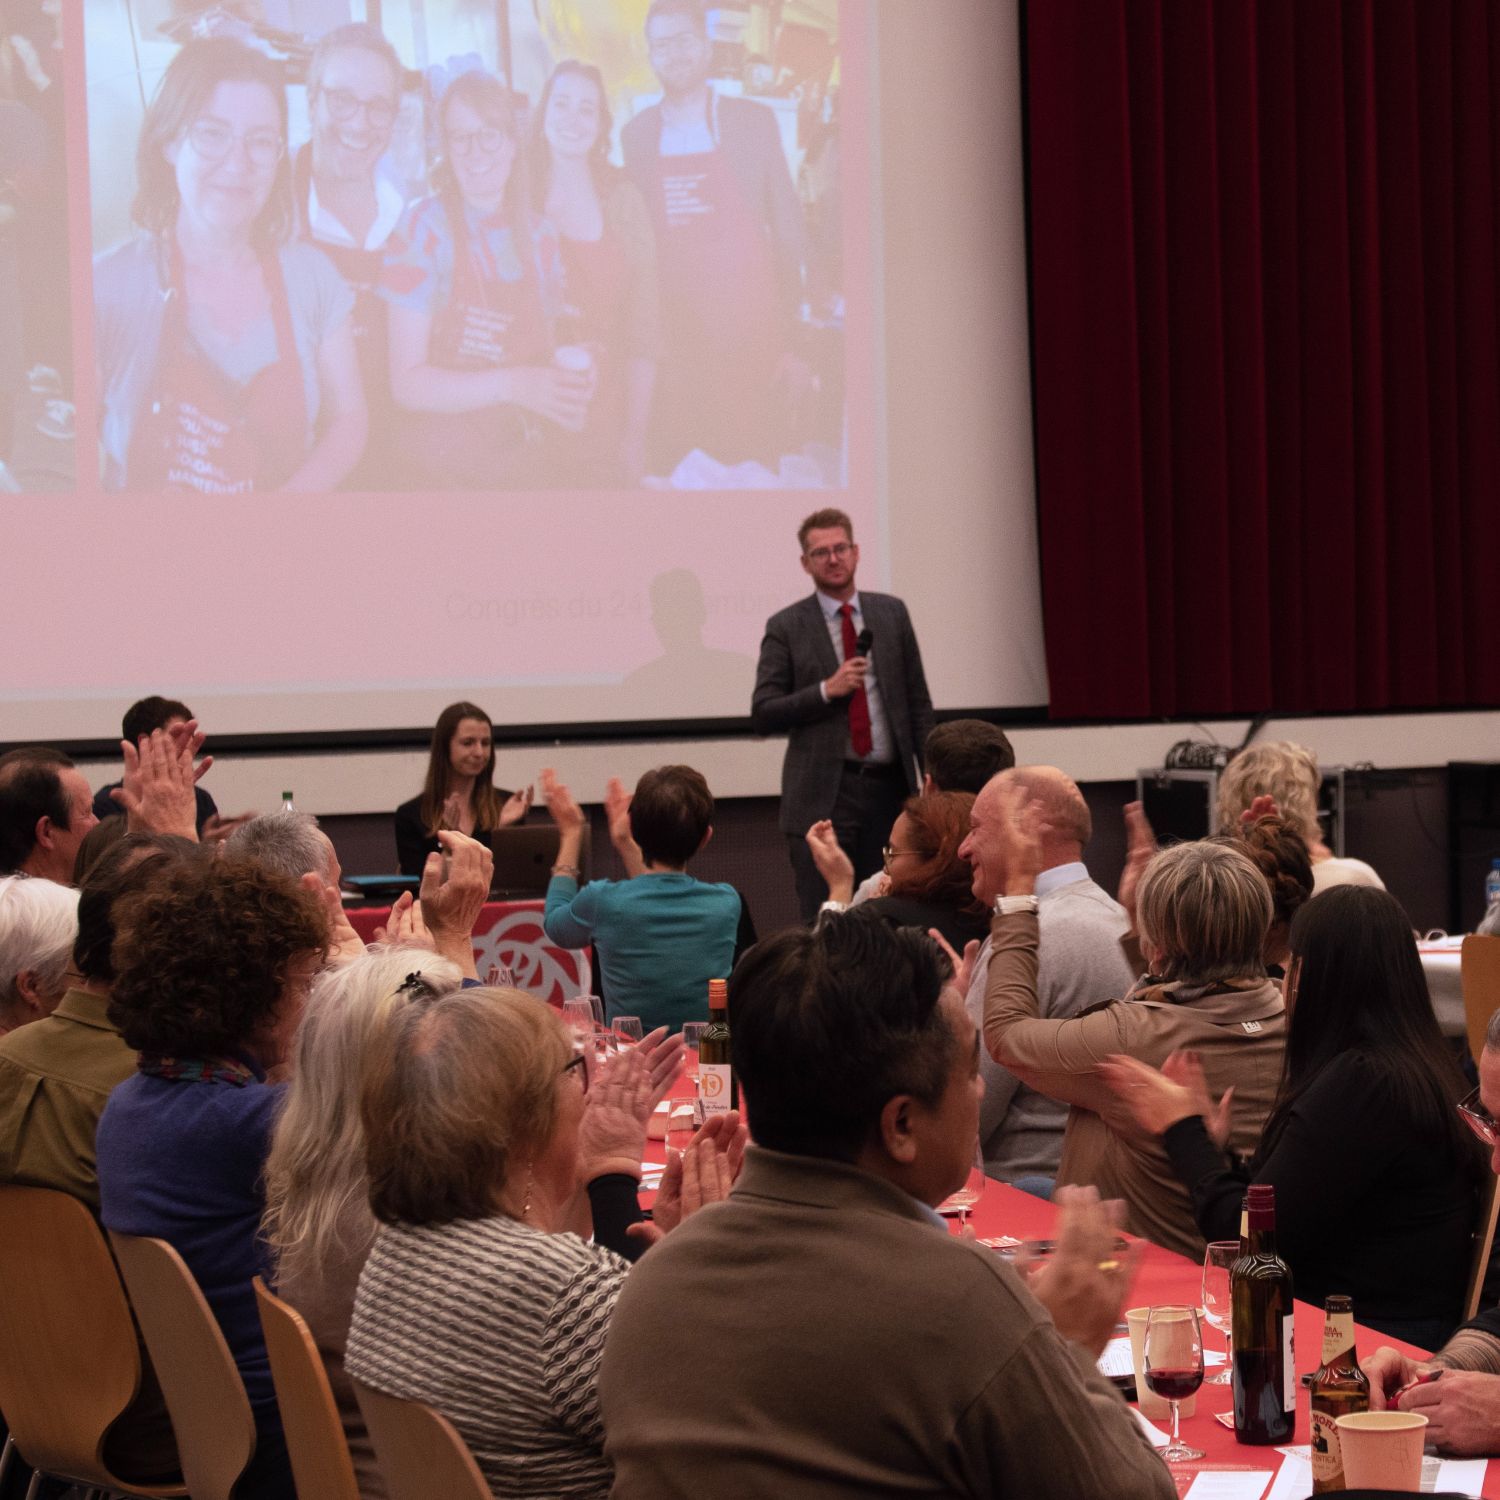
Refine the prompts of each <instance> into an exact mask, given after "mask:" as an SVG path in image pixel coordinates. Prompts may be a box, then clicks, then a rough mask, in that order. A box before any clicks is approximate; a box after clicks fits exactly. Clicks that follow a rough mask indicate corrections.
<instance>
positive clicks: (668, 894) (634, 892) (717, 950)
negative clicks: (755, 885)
mask: <svg viewBox="0 0 1500 1500" xmlns="http://www.w3.org/2000/svg"><path fill="white" fill-rule="evenodd" d="M739 924H740V897H739V892H738V891H736V890H735V888H734V887H733V886H731V885H709V884H707V883H706V882H704V881H702V880H695V879H694V878H693V877H692V876H691V875H689V874H687V873H686V871H680V870H679V871H667V872H663V873H661V874H656V873H648V874H645V875H637V876H636V877H635V878H634V879H633V880H592V881H590V882H589V883H588V884H587V885H586V886H584V888H583V889H582V890H579V889H578V882H577V881H576V880H574V879H573V878H572V876H570V875H554V876H553V877H552V881H551V883H550V884H549V885H548V887H547V910H546V913H545V915H544V916H543V918H542V926H543V928H544V929H545V930H546V933H547V936H548V938H549V939H551V941H552V942H554V943H556V944H557V945H558V947H560V948H582V947H583V946H584V945H585V944H587V943H593V945H594V950H595V960H596V962H597V963H598V965H599V968H600V970H601V971H602V973H603V975H604V988H605V1001H606V1003H607V1004H608V1006H609V1015H610V1017H611V1018H613V1017H615V1016H639V1017H640V1018H641V1025H642V1027H643V1028H644V1029H645V1030H646V1031H650V1030H651V1029H652V1028H653V1027H656V1026H670V1027H672V1028H673V1029H674V1030H676V1029H677V1028H679V1027H680V1026H681V1025H682V1023H683V1022H684V1021H704V1020H707V1019H708V981H709V980H710V979H724V978H727V977H728V974H729V971H730V969H731V968H732V967H733V965H734V942H735V936H736V934H737V933H738V931H739Z"/></svg>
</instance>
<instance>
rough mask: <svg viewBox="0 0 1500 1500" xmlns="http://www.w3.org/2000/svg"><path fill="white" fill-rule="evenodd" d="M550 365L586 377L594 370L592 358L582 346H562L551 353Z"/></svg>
mask: <svg viewBox="0 0 1500 1500" xmlns="http://www.w3.org/2000/svg"><path fill="white" fill-rule="evenodd" d="M552 363H553V364H555V365H556V366H557V368H558V369H559V370H572V371H573V372H574V373H575V374H577V375H587V374H588V372H589V371H590V370H592V369H593V368H594V356H593V354H592V353H591V352H590V351H589V350H587V349H585V348H584V347H583V345H582V344H562V345H560V346H559V347H558V348H556V349H554V350H553V351H552Z"/></svg>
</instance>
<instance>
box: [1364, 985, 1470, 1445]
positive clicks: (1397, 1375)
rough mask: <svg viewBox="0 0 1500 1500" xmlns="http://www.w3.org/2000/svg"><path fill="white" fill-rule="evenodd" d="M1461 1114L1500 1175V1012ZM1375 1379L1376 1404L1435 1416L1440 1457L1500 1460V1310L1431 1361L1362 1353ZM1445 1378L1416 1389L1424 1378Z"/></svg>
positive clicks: (1433, 1436) (1430, 1420)
mask: <svg viewBox="0 0 1500 1500" xmlns="http://www.w3.org/2000/svg"><path fill="white" fill-rule="evenodd" d="M1459 1116H1460V1118H1461V1119H1462V1120H1463V1122H1464V1124H1465V1125H1467V1126H1468V1128H1469V1129H1470V1130H1471V1131H1472V1132H1473V1133H1474V1134H1475V1135H1476V1136H1477V1137H1478V1138H1479V1140H1480V1141H1481V1142H1482V1143H1483V1145H1484V1147H1485V1149H1486V1150H1487V1151H1488V1152H1489V1154H1490V1171H1491V1172H1500V1011H1496V1012H1495V1014H1494V1015H1492V1016H1491V1017H1490V1020H1489V1025H1488V1027H1487V1028H1486V1030H1485V1036H1484V1046H1483V1047H1482V1048H1481V1049H1480V1054H1479V1087H1478V1088H1476V1089H1475V1090H1473V1092H1472V1093H1470V1094H1469V1095H1467V1096H1466V1097H1465V1099H1464V1100H1463V1101H1462V1103H1461V1104H1460V1105H1459ZM1360 1363H1361V1365H1362V1366H1363V1368H1364V1370H1365V1372H1366V1373H1367V1374H1368V1375H1369V1377H1370V1405H1371V1407H1372V1408H1374V1409H1375V1410H1376V1411H1381V1410H1385V1409H1386V1408H1388V1407H1398V1408H1399V1409H1400V1410H1402V1411H1414V1412H1420V1413H1421V1414H1422V1415H1423V1416H1425V1417H1426V1418H1427V1432H1426V1436H1427V1439H1428V1441H1429V1442H1431V1443H1433V1444H1434V1445H1435V1446H1436V1448H1437V1450H1438V1452H1440V1453H1453V1454H1486V1455H1489V1456H1492V1457H1493V1456H1495V1455H1500V1307H1490V1308H1486V1309H1485V1310H1484V1311H1483V1312H1481V1313H1480V1314H1479V1316H1478V1317H1476V1318H1471V1319H1470V1320H1469V1321H1468V1322H1467V1323H1465V1324H1464V1325H1463V1327H1462V1328H1460V1329H1459V1330H1458V1332H1457V1333H1455V1334H1454V1335H1453V1337H1452V1338H1450V1339H1449V1340H1448V1342H1447V1343H1446V1344H1444V1345H1443V1347H1442V1348H1441V1349H1439V1350H1438V1351H1437V1352H1436V1353H1435V1354H1434V1355H1432V1357H1431V1358H1429V1359H1413V1358H1412V1357H1411V1356H1410V1355H1409V1354H1405V1353H1403V1352H1402V1351H1401V1350H1399V1349H1392V1348H1391V1347H1390V1346H1389V1345H1386V1346H1384V1347H1382V1348H1379V1349H1376V1350H1374V1351H1373V1352H1371V1353H1367V1354H1361V1356H1360ZM1439 1370H1440V1371H1442V1377H1441V1379H1434V1380H1431V1381H1429V1382H1425V1383H1423V1384H1421V1385H1413V1382H1414V1381H1415V1380H1416V1378H1417V1376H1419V1375H1423V1374H1426V1373H1428V1372H1429V1371H1431V1372H1436V1371H1439Z"/></svg>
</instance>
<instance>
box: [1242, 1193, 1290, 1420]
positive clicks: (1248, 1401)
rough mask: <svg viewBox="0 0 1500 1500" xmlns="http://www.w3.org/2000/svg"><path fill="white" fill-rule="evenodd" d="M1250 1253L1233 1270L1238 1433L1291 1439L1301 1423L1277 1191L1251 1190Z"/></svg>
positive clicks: (1288, 1288)
mask: <svg viewBox="0 0 1500 1500" xmlns="http://www.w3.org/2000/svg"><path fill="white" fill-rule="evenodd" d="M1249 1228H1250V1253H1249V1254H1248V1255H1246V1256H1243V1257H1242V1258H1241V1259H1239V1260H1237V1261H1236V1262H1235V1264H1234V1269H1233V1271H1231V1272H1230V1281H1231V1287H1232V1290H1231V1292H1230V1306H1231V1308H1232V1321H1233V1329H1234V1339H1233V1344H1234V1366H1233V1372H1232V1384H1233V1388H1234V1435H1235V1437H1236V1438H1238V1439H1239V1441H1240V1442H1242V1443H1259V1444H1270V1443H1290V1442H1291V1441H1292V1434H1293V1432H1294V1431H1295V1430H1296V1426H1297V1367H1296V1363H1295V1360H1294V1357H1293V1349H1292V1327H1293V1313H1292V1272H1291V1268H1290V1267H1289V1266H1288V1265H1287V1263H1286V1262H1285V1261H1284V1260H1282V1258H1281V1257H1280V1256H1279V1255H1277V1253H1276V1189H1275V1188H1274V1187H1272V1186H1271V1185H1270V1184H1269V1183H1253V1184H1252V1185H1251V1188H1250V1225H1249Z"/></svg>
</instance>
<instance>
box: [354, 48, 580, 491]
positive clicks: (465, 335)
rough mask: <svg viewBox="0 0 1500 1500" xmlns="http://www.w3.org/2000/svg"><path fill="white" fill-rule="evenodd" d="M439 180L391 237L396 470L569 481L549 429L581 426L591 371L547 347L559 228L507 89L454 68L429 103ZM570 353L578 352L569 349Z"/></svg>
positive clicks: (475, 482)
mask: <svg viewBox="0 0 1500 1500" xmlns="http://www.w3.org/2000/svg"><path fill="white" fill-rule="evenodd" d="M438 133H439V137H440V140H441V149H442V159H441V160H440V161H439V163H438V165H437V167H436V168H435V170H434V172H433V174H432V180H433V186H434V188H435V189H436V191H435V192H434V193H433V194H432V195H431V196H430V197H427V198H422V199H420V200H418V201H417V202H416V203H414V204H412V205H411V207H410V208H409V209H408V210H407V213H406V217H405V218H404V219H403V221H402V223H401V226H400V228H399V229H398V230H397V231H396V233H395V234H394V235H393V236H392V237H391V243H390V247H389V250H388V253H387V256H386V264H385V272H384V276H383V278H382V281H381V292H382V294H383V295H384V297H385V298H386V300H387V302H388V303H389V304H390V309H389V313H390V366H391V395H392V396H393V397H394V399H395V402H396V405H397V407H398V408H399V411H398V418H399V423H398V425H399V430H400V441H399V444H398V448H399V452H400V454H401V476H400V477H401V479H402V481H403V482H404V483H406V484H409V485H413V486H418V485H420V486H425V487H428V488H430V487H432V486H434V485H441V486H445V487H450V488H461V489H485V490H493V489H496V488H501V489H524V488H533V487H538V486H544V485H547V484H549V483H556V482H562V483H566V482H567V478H566V477H565V476H560V473H559V467H558V466H559V463H560V462H561V459H560V457H559V454H558V451H557V450H558V441H557V440H558V437H559V435H560V434H563V433H576V432H581V431H582V430H583V428H584V425H585V423H586V422H587V419H588V412H589V402H590V399H591V398H592V396H593V394H594V385H595V378H596V377H595V372H594V370H593V369H591V368H588V367H586V365H585V364H584V360H583V351H581V350H578V349H569V348H565V349H556V348H555V345H556V343H557V339H556V337H555V328H554V323H555V320H556V318H557V315H558V312H559V310H560V308H561V306H562V283H563V272H562V260H561V256H560V254H559V250H558V242H557V235H556V233H555V231H554V230H553V229H552V227H551V225H549V224H548V223H547V222H546V221H545V220H543V219H541V218H539V217H537V216H536V215H535V214H533V213H532V212H531V208H530V203H529V194H528V193H527V191H526V183H525V181H524V163H523V162H522V161H521V160H519V159H518V154H519V153H518V144H519V143H518V138H517V134H516V128H515V122H514V120H513V118H512V114H511V99H510V91H509V90H508V89H507V88H506V86H505V85H504V84H503V83H501V82H500V81H499V79H497V78H493V77H491V76H490V75H489V74H487V73H481V72H472V73H463V74H460V75H459V77H458V78H456V79H454V80H453V82H452V83H450V84H449V85H448V87H447V89H446V90H445V91H444V93H443V96H442V98H441V100H440V101H439V104H438ZM575 356H577V357H575Z"/></svg>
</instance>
